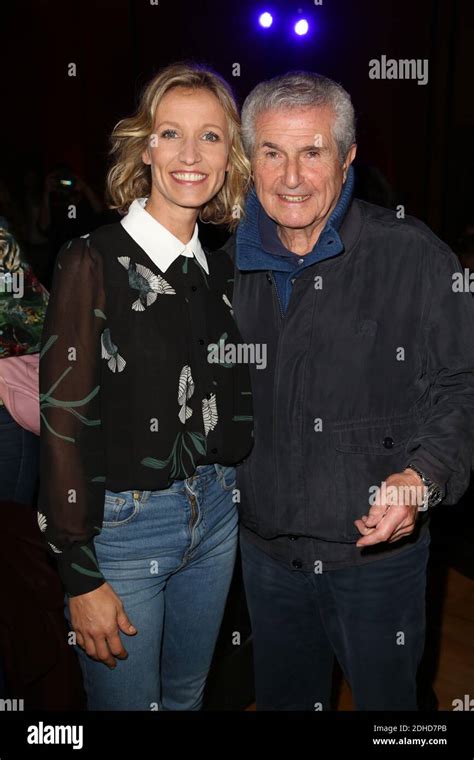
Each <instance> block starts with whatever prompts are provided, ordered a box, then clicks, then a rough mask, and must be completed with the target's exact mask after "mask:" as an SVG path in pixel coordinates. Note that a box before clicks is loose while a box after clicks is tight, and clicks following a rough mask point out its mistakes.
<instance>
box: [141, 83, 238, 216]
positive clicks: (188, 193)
mask: <svg viewBox="0 0 474 760" xmlns="http://www.w3.org/2000/svg"><path fill="white" fill-rule="evenodd" d="M229 147H230V139H229V134H228V128H227V119H226V116H225V113H224V109H223V108H222V106H221V104H220V103H219V101H218V99H217V98H216V97H215V95H213V94H212V93H211V92H209V91H208V90H205V89H201V90H188V89H185V88H184V87H175V88H174V89H173V90H170V91H169V92H167V93H166V95H164V97H163V98H162V99H161V101H160V103H159V105H158V108H157V109H156V113H155V123H154V126H153V134H152V135H151V137H150V139H149V145H148V147H147V148H146V150H145V151H144V152H143V154H142V158H143V161H144V163H146V164H149V165H150V167H151V176H152V193H151V198H152V201H153V202H154V203H155V205H156V206H157V207H160V206H161V207H163V202H164V203H165V205H167V206H168V207H170V206H174V207H176V206H180V207H182V208H187V209H195V210H196V211H199V209H200V208H201V207H202V206H204V205H205V204H206V203H208V201H210V200H211V198H213V197H214V196H215V195H216V194H217V193H218V192H219V190H220V189H221V187H222V186H223V184H224V181H225V172H226V171H227V170H228V168H229ZM170 210H171V209H170Z"/></svg>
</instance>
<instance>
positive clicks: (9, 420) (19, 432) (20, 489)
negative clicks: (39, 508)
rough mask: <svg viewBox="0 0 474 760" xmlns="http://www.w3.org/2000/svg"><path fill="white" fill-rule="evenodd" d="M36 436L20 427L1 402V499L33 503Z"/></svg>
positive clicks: (37, 447) (36, 474) (37, 451)
mask: <svg viewBox="0 0 474 760" xmlns="http://www.w3.org/2000/svg"><path fill="white" fill-rule="evenodd" d="M38 467H39V436H37V435H35V434H34V433H31V432H30V431H29V430H25V429H24V428H22V427H21V426H20V425H19V424H18V423H17V422H15V420H14V419H13V417H12V416H11V414H10V412H9V411H8V410H7V408H6V406H3V405H1V404H0V501H17V502H19V503H20V504H30V505H32V504H33V497H34V495H35V490H36V484H37V480H38Z"/></svg>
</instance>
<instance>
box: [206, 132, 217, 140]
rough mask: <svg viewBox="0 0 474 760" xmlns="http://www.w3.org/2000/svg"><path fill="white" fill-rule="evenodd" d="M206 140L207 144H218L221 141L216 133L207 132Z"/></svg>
mask: <svg viewBox="0 0 474 760" xmlns="http://www.w3.org/2000/svg"><path fill="white" fill-rule="evenodd" d="M204 138H205V140H206V142H217V141H218V140H220V137H219V135H216V133H215V132H205V134H204Z"/></svg>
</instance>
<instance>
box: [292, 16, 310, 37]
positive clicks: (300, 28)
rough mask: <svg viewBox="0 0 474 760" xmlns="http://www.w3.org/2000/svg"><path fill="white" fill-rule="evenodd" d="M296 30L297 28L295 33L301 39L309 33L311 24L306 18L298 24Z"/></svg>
mask: <svg viewBox="0 0 474 760" xmlns="http://www.w3.org/2000/svg"><path fill="white" fill-rule="evenodd" d="M294 28H295V33H296V34H298V35H299V36H300V37H301V36H302V35H303V34H307V33H308V29H309V24H308V22H307V21H306V19H305V18H302V19H300V20H299V21H297V22H296V24H295V27H294Z"/></svg>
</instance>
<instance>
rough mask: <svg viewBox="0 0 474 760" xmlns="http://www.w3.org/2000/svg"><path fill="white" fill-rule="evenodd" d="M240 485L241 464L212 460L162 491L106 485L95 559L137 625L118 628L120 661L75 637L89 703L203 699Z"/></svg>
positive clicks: (197, 702)
mask: <svg viewBox="0 0 474 760" xmlns="http://www.w3.org/2000/svg"><path fill="white" fill-rule="evenodd" d="M234 487H235V468H234V467H223V466H221V465H218V464H216V465H201V466H199V467H197V469H196V472H195V473H194V475H193V476H192V477H190V478H187V479H185V480H177V481H175V482H174V483H173V485H172V486H171V487H170V488H168V489H166V490H162V491H123V492H120V493H113V492H112V491H108V490H107V491H106V496H105V504H104V522H103V526H102V532H101V533H100V535H98V536H97V537H96V538H95V539H94V542H95V547H96V552H97V558H98V561H99V567H100V570H101V572H102V573H103V575H104V577H105V578H106V580H107V582H108V583H110V585H111V586H112V588H113V590H114V591H115V592H116V594H117V595H118V596H119V597H120V598H121V600H122V602H123V605H124V608H125V611H126V613H127V615H128V617H129V619H130V621H131V622H132V623H133V625H134V626H135V627H136V628H137V630H138V633H136V634H135V635H134V636H127V635H126V634H123V633H122V632H121V633H120V638H121V639H122V642H123V645H124V647H125V649H126V650H127V652H128V658H127V659H125V660H119V659H117V660H116V663H117V665H116V668H115V670H110V669H109V667H108V666H107V665H105V664H104V663H102V662H98V661H97V660H94V659H92V658H91V657H89V655H87V653H86V652H85V651H84V650H83V649H82V648H81V647H79V646H77V645H76V650H77V654H78V656H79V661H80V664H81V668H82V672H83V677H84V688H85V690H86V694H87V702H88V709H89V710H156V709H159V710H199V709H200V707H201V704H202V697H203V692H204V686H205V682H206V678H207V674H208V672H209V668H210V665H211V660H212V656H213V652H214V648H215V644H216V640H217V636H218V633H219V629H220V625H221V621H222V617H223V614H224V607H225V602H226V598H227V594H228V591H229V586H230V582H231V580H232V574H233V569H234V563H235V555H236V549H237V538H238V513H237V506H236V504H234V502H233V499H232V490H233V488H234ZM65 614H66V618H67V619H68V622H69V623H70V613H69V607H68V605H67V601H66V597H65Z"/></svg>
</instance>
